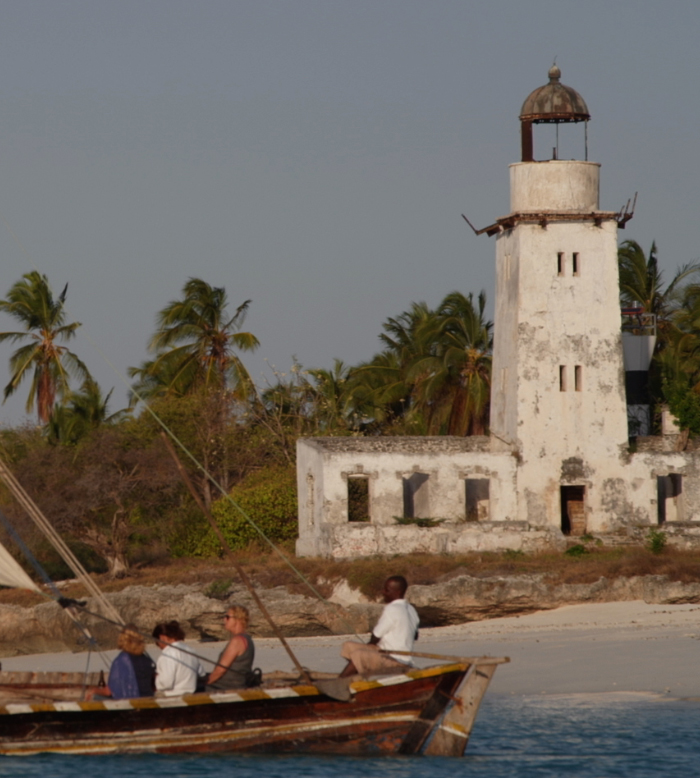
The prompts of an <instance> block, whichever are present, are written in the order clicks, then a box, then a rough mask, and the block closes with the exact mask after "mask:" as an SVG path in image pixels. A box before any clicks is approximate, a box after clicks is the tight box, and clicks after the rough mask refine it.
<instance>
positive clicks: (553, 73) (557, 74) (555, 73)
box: [547, 62, 561, 84]
mask: <svg viewBox="0 0 700 778" xmlns="http://www.w3.org/2000/svg"><path fill="white" fill-rule="evenodd" d="M547 75H548V76H549V83H550V84H551V83H553V82H555V81H559V79H560V78H561V70H559V66H558V65H557V63H556V62H555V63H554V64H553V65H552V67H551V68H550V69H549V71H548V72H547Z"/></svg>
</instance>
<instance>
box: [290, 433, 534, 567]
mask: <svg viewBox="0 0 700 778" xmlns="http://www.w3.org/2000/svg"><path fill="white" fill-rule="evenodd" d="M413 473H423V474H426V475H427V476H428V481H427V484H426V486H427V489H428V503H429V506H430V510H429V516H427V517H426V518H432V519H441V520H443V522H442V523H441V524H440V526H439V527H431V528H420V527H416V526H413V525H409V526H402V525H399V524H397V522H396V518H395V517H397V516H399V517H402V516H403V515H404V491H403V479H404V478H407V477H410V476H411V475H412V474H413ZM360 475H361V476H366V477H367V478H368V481H369V504H370V511H369V512H370V522H367V523H364V522H349V521H348V478H352V477H353V476H360ZM467 478H485V479H488V480H489V484H490V487H489V518H490V521H489V522H488V525H489V526H488V528H487V527H485V526H484V527H483V528H479V526H478V525H479V524H480V523H479V522H467V521H466V490H465V480H466V479H467ZM297 486H298V490H299V541H298V542H297V554H299V555H300V556H310V555H313V556H334V557H352V556H355V555H358V556H363V555H366V554H382V553H384V554H387V553H399V552H401V553H408V552H410V551H419V550H432V551H436V552H438V551H440V552H443V551H446V550H452V551H455V550H458V549H462V550H464V549H465V548H466V547H472V548H474V549H476V548H485V547H489V548H491V547H493V548H495V547H497V546H498V545H499V542H498V541H497V535H498V533H493V526H494V522H501V523H503V522H506V523H507V522H512V521H513V520H514V519H515V516H516V513H517V504H516V460H515V458H514V457H513V456H511V455H510V454H508V453H497V452H493V451H492V450H491V446H490V441H489V439H488V438H450V437H435V438H307V439H302V440H299V441H298V443H297ZM419 530H420V531H419ZM484 534H486V535H488V536H489V537H488V538H482V537H481V536H482V535H484ZM501 534H502V533H501ZM511 534H512V535H513V538H506V539H504V538H503V537H501V539H500V542H509V543H511V542H512V543H513V544H514V545H512V546H508V547H514V548H520V547H522V544H523V540H522V537H521V535H522V531H516V532H511ZM494 543H495V544H496V546H494Z"/></svg>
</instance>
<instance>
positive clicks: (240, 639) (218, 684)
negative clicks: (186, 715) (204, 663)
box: [206, 605, 255, 692]
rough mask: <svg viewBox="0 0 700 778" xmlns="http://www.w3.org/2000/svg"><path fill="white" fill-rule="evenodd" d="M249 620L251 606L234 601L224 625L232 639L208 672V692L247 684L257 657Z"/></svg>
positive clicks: (239, 687) (225, 617) (241, 686)
mask: <svg viewBox="0 0 700 778" xmlns="http://www.w3.org/2000/svg"><path fill="white" fill-rule="evenodd" d="M248 620H249V616H248V609H247V608H245V607H243V606H242V605H232V606H231V607H230V608H229V609H228V612H227V613H226V615H225V616H224V629H225V630H226V631H227V632H229V633H230V635H231V639H230V640H229V642H228V644H227V645H226V648H224V650H223V651H222V652H221V654H219V658H218V660H217V664H216V667H215V668H214V669H213V670H212V671H211V673H209V677H208V678H207V687H206V690H207V691H208V692H213V691H222V690H224V689H241V688H243V687H244V686H247V685H248V682H247V676H248V675H249V674H250V673H251V672H252V669H253V661H254V659H255V645H254V643H253V638H251V636H250V635H248V633H247V631H246V630H247V629H248Z"/></svg>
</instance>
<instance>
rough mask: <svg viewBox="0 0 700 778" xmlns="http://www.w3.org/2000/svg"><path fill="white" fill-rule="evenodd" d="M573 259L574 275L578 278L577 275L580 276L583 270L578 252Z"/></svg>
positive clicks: (575, 252)
mask: <svg viewBox="0 0 700 778" xmlns="http://www.w3.org/2000/svg"><path fill="white" fill-rule="evenodd" d="M571 259H572V261H571V267H572V270H573V273H574V275H575V276H577V275H579V274H580V270H581V267H580V264H581V263H580V262H579V258H578V251H574V253H573V256H572V258H571Z"/></svg>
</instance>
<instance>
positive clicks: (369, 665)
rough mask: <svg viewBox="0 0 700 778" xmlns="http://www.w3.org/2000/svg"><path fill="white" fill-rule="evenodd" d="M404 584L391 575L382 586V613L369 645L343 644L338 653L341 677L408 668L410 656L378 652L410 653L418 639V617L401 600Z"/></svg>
mask: <svg viewBox="0 0 700 778" xmlns="http://www.w3.org/2000/svg"><path fill="white" fill-rule="evenodd" d="M406 589H408V583H407V582H406V579H405V578H404V577H403V576H402V575H393V576H391V578H387V579H386V581H385V583H384V590H383V594H384V602H386V605H385V606H384V610H383V611H382V615H381V616H380V617H379V621H378V622H377V624H376V626H375V627H374V629H373V630H372V635H371V637H370V639H369V643H355V642H354V641H348V642H346V643H343V648H342V650H341V652H340V654H341V656H342V657H343V659H347V660H348V664H347V665H346V667H345V669H344V670H343V672H342V673H341V674H340V677H341V678H347V677H348V676H350V675H355V674H356V673H359V674H360V675H371V674H372V673H387V672H397V671H401V670H402V669H403V670H405V669H406V667H407V666H408V667H410V666H412V664H413V663H412V662H411V660H410V657H406V656H402V655H400V654H398V655H397V654H393V655H392V654H383V653H380V651H412V650H413V643H414V641H415V640H417V639H418V624H419V618H418V614H417V613H416V609H415V608H414V607H413V606H412V605H411V604H410V603H409V602H407V601H406V600H405V599H404V596H405V594H406Z"/></svg>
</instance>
